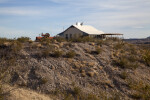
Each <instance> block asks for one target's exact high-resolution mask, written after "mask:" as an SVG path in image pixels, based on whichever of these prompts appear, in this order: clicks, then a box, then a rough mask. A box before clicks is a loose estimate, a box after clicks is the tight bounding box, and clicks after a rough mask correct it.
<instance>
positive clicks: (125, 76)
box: [120, 71, 128, 79]
mask: <svg viewBox="0 0 150 100" xmlns="http://www.w3.org/2000/svg"><path fill="white" fill-rule="evenodd" d="M120 77H121V78H122V79H126V78H127V77H128V74H127V72H125V71H124V72H122V73H121V74H120Z"/></svg>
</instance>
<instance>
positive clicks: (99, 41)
mask: <svg viewBox="0 0 150 100" xmlns="http://www.w3.org/2000/svg"><path fill="white" fill-rule="evenodd" d="M96 43H97V45H100V46H102V44H103V43H104V41H103V40H98V41H96Z"/></svg>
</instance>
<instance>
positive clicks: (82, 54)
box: [0, 38, 150, 100]
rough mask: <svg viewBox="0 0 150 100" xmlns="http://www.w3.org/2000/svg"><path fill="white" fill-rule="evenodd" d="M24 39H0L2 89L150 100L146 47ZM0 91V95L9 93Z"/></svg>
mask: <svg viewBox="0 0 150 100" xmlns="http://www.w3.org/2000/svg"><path fill="white" fill-rule="evenodd" d="M25 40H26V39H24V38H23V39H22V38H20V39H17V40H7V39H1V40H0V71H1V78H0V79H1V87H3V84H7V85H11V86H17V87H18V88H22V89H24V88H27V89H30V90H33V91H36V92H39V93H42V94H45V95H47V96H49V97H50V98H51V99H54V100H57V99H58V100H129V99H131V100H132V99H141V100H149V99H150V50H149V49H143V48H141V47H137V46H135V45H132V44H129V43H126V42H124V41H120V40H117V39H110V40H105V41H102V40H88V41H90V42H86V41H81V40H80V41H77V40H76V41H63V42H62V41H59V40H57V39H56V40H52V41H50V40H43V41H41V42H33V41H25ZM0 90H1V93H0V94H1V95H0V98H3V99H4V98H5V97H6V96H8V94H6V93H5V92H4V91H3V89H1V88H0ZM12 91H13V90H12ZM31 100H35V99H31ZM41 100H42V99H41ZM43 100H44V99H43Z"/></svg>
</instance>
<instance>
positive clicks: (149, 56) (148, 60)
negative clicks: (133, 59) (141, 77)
mask: <svg viewBox="0 0 150 100" xmlns="http://www.w3.org/2000/svg"><path fill="white" fill-rule="evenodd" d="M143 60H144V63H145V64H146V65H148V66H149V67H150V51H149V50H147V51H146V52H145V53H144V55H143Z"/></svg>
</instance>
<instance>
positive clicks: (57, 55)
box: [53, 50, 63, 58]
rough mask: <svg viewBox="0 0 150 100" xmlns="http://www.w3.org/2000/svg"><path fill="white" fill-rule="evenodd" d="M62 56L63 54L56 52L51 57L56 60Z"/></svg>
mask: <svg viewBox="0 0 150 100" xmlns="http://www.w3.org/2000/svg"><path fill="white" fill-rule="evenodd" d="M62 55H63V52H62V51H60V50H56V51H54V53H53V56H54V57H56V58H58V57H61V56H62Z"/></svg>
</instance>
